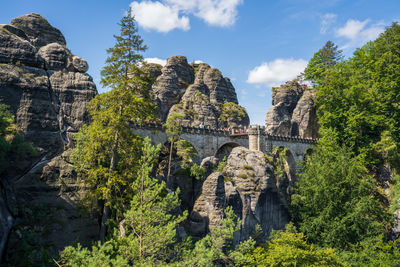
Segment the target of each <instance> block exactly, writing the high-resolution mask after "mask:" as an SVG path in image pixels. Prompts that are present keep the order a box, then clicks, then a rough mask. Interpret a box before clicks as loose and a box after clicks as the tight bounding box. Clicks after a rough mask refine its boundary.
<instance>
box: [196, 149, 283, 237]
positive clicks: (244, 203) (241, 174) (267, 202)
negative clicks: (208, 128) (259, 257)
mask: <svg viewBox="0 0 400 267" xmlns="http://www.w3.org/2000/svg"><path fill="white" fill-rule="evenodd" d="M227 206H232V207H233V209H234V211H235V214H236V215H237V216H238V217H239V218H240V219H241V220H242V228H241V230H240V232H239V233H238V234H237V235H235V239H236V240H235V242H238V241H240V240H245V239H247V238H248V237H249V236H251V235H252V234H253V232H254V229H255V226H256V224H259V225H260V226H261V228H262V230H263V234H264V238H266V237H268V235H269V233H270V232H271V230H273V229H282V228H283V227H284V226H285V225H286V224H287V223H288V222H289V214H288V210H287V206H286V202H285V200H284V198H283V196H282V195H281V194H280V192H279V190H278V188H277V181H276V179H275V176H274V168H273V166H272V164H271V163H270V159H268V158H267V157H266V156H265V154H263V153H262V152H260V151H251V150H249V149H247V148H244V147H236V148H234V149H233V150H232V152H231V154H230V155H229V157H228V160H227V165H226V167H225V168H224V170H223V172H222V173H220V172H214V173H212V174H211V175H209V176H208V177H207V179H206V180H205V181H204V184H203V187H202V194H201V195H200V196H199V198H198V199H197V200H196V202H195V204H194V207H193V211H192V213H191V214H190V218H189V224H190V231H191V233H192V234H193V235H194V236H195V237H201V236H203V235H205V234H206V233H207V232H208V231H209V230H210V229H212V228H213V227H218V225H219V223H220V221H221V219H222V218H223V216H224V213H223V210H224V209H225V208H226V207H227Z"/></svg>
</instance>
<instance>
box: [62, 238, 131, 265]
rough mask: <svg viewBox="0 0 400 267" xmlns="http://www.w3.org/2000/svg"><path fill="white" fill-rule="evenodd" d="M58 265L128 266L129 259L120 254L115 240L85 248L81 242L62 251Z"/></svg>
mask: <svg viewBox="0 0 400 267" xmlns="http://www.w3.org/2000/svg"><path fill="white" fill-rule="evenodd" d="M57 266H68V267H80V266H87V267H97V266H113V267H125V266H128V261H127V259H125V258H124V257H123V256H122V255H119V254H118V252H117V248H116V246H115V242H113V241H107V242H106V243H104V244H101V243H100V242H99V243H97V244H95V245H93V246H92V249H91V250H90V249H88V248H84V247H82V246H81V245H80V244H78V245H77V246H76V247H73V246H68V247H66V248H65V249H64V251H62V252H61V253H60V260H59V262H57Z"/></svg>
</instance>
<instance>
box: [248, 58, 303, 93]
mask: <svg viewBox="0 0 400 267" xmlns="http://www.w3.org/2000/svg"><path fill="white" fill-rule="evenodd" d="M306 66H307V61H306V60H304V59H293V58H290V59H275V60H274V61H271V62H264V63H262V64H261V65H260V66H257V67H255V68H254V69H252V70H251V71H250V72H249V76H248V78H247V82H248V83H254V84H266V85H269V86H277V85H279V84H281V83H283V82H286V81H288V80H291V79H293V78H296V76H297V75H299V74H300V73H301V72H302V71H303V70H304V69H305V67H306Z"/></svg>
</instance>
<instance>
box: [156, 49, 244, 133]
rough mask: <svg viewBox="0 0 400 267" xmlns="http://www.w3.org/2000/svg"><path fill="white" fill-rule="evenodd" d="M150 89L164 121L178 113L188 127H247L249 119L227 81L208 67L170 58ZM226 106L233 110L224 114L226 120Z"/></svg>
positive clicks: (183, 59) (181, 58)
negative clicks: (182, 116)
mask: <svg viewBox="0 0 400 267" xmlns="http://www.w3.org/2000/svg"><path fill="white" fill-rule="evenodd" d="M153 73H154V74H156V73H155V72H153ZM152 90H153V94H154V97H155V100H156V104H157V106H158V113H159V116H160V117H161V120H162V121H163V122H164V121H166V119H167V117H168V115H169V114H171V113H174V112H177V113H181V114H184V115H185V118H184V124H185V125H187V126H194V127H199V126H204V127H205V126H208V127H209V128H214V129H215V128H222V127H237V126H240V125H242V126H247V125H248V124H249V117H248V115H247V113H246V112H245V110H244V109H243V108H242V107H240V106H239V105H238V100H237V96H236V92H235V88H234V87H233V85H232V83H231V82H230V80H229V79H228V78H226V77H223V76H222V74H221V72H220V71H219V70H217V69H215V68H211V67H210V66H209V65H208V64H205V63H201V64H195V63H192V64H190V65H189V64H188V62H187V60H186V58H185V57H183V56H174V57H170V58H168V59H167V64H166V65H165V66H164V67H163V68H162V69H161V74H159V76H158V77H157V80H156V82H155V83H154V85H153V87H152ZM227 103H230V105H232V106H233V107H234V108H233V110H232V108H231V110H232V111H231V110H228V111H227V112H225V113H227V116H228V118H225V117H226V116H225V117H224V118H222V117H221V114H222V113H223V112H224V104H227Z"/></svg>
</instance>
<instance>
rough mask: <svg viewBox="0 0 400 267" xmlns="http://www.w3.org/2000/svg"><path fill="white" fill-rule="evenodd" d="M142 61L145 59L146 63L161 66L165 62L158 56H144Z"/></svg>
mask: <svg viewBox="0 0 400 267" xmlns="http://www.w3.org/2000/svg"><path fill="white" fill-rule="evenodd" d="M144 61H146V62H147V63H156V64H160V65H161V66H165V64H167V60H166V59H161V58H158V57H148V58H145V59H144Z"/></svg>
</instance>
